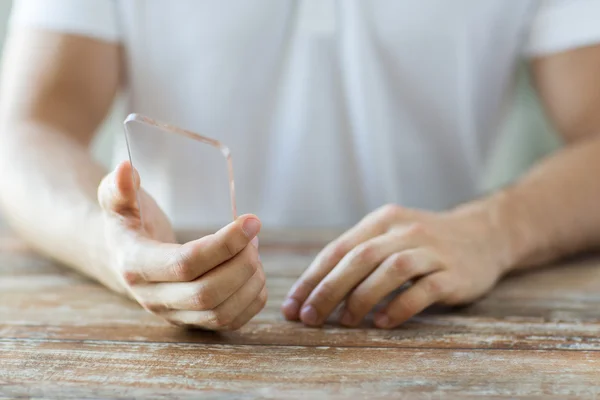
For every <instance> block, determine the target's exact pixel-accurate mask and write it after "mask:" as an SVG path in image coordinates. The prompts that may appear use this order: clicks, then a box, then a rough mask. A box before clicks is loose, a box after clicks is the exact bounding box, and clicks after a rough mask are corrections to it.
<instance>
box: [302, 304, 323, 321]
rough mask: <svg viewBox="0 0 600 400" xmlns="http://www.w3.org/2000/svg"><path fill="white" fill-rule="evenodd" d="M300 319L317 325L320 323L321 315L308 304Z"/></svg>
mask: <svg viewBox="0 0 600 400" xmlns="http://www.w3.org/2000/svg"><path fill="white" fill-rule="evenodd" d="M300 319H301V320H302V322H304V323H305V324H306V325H317V324H318V323H319V315H318V314H317V310H316V309H315V308H314V307H313V306H306V307H304V308H303V309H302V311H300Z"/></svg>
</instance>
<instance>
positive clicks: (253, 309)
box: [229, 286, 267, 330]
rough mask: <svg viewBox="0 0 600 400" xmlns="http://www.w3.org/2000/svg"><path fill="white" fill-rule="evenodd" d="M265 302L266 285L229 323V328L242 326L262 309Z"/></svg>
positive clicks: (233, 328) (234, 328)
mask: <svg viewBox="0 0 600 400" xmlns="http://www.w3.org/2000/svg"><path fill="white" fill-rule="evenodd" d="M266 303H267V287H266V286H264V287H263V289H262V290H261V292H260V293H259V294H258V296H257V297H256V299H254V301H253V302H252V303H251V304H250V305H249V306H248V308H246V309H245V310H244V311H243V312H242V313H241V314H240V315H238V316H237V317H236V318H235V319H234V320H233V322H232V323H231V325H229V329H231V330H236V329H240V328H241V327H242V326H244V325H246V324H247V323H248V321H250V320H251V319H252V318H254V316H255V315H256V314H258V313H259V312H261V311H262V309H263V308H264V307H265V304H266Z"/></svg>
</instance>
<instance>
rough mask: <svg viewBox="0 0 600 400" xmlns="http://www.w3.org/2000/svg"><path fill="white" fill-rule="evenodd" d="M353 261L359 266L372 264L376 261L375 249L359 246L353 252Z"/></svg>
mask: <svg viewBox="0 0 600 400" xmlns="http://www.w3.org/2000/svg"><path fill="white" fill-rule="evenodd" d="M353 253H354V254H353V257H352V258H353V259H354V260H356V262H357V263H359V264H372V263H374V262H375V261H376V257H377V249H376V248H375V246H373V245H370V244H361V245H359V246H358V247H356V249H355V250H354V251H353Z"/></svg>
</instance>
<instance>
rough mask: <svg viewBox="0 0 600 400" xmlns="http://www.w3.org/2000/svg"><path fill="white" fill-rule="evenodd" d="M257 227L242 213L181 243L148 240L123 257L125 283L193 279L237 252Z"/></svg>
mask: <svg viewBox="0 0 600 400" xmlns="http://www.w3.org/2000/svg"><path fill="white" fill-rule="evenodd" d="M260 228H261V223H260V220H259V219H258V218H257V217H256V216H254V215H243V216H241V217H238V218H237V219H236V220H235V221H234V222H232V223H230V224H229V225H227V226H225V227H224V228H222V229H220V230H219V231H217V232H216V233H214V234H212V235H208V236H205V237H202V238H200V239H197V240H193V241H191V242H187V243H185V244H183V245H174V244H163V243H158V242H155V241H153V240H148V241H147V242H146V243H145V244H144V245H143V246H142V248H141V249H139V250H138V251H136V252H135V254H132V253H131V252H130V254H129V257H127V258H129V260H128V262H127V264H128V265H129V268H128V271H127V274H126V275H127V276H126V280H127V281H128V282H129V283H135V282H137V281H144V282H189V281H193V280H194V279H196V278H198V277H199V276H201V275H203V274H205V273H206V272H208V271H210V270H211V269H213V268H214V267H216V266H218V265H221V264H223V263H224V262H226V261H227V260H229V259H231V258H233V257H234V256H235V255H236V254H238V253H239V252H241V251H242V250H243V249H244V248H246V246H247V245H248V244H249V243H250V242H251V241H252V239H254V238H255V237H256V235H257V234H258V232H259V231H260ZM132 257H134V259H131V258H132Z"/></svg>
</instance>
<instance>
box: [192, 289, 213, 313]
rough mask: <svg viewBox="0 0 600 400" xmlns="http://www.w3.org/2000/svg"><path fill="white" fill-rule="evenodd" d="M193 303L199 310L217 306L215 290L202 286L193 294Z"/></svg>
mask: <svg viewBox="0 0 600 400" xmlns="http://www.w3.org/2000/svg"><path fill="white" fill-rule="evenodd" d="M192 305H193V307H194V309H195V310H198V311H203V310H212V309H213V308H214V307H215V296H214V293H213V291H212V290H211V289H210V288H208V287H204V286H200V287H199V288H197V289H196V291H195V292H194V294H193V297H192Z"/></svg>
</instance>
